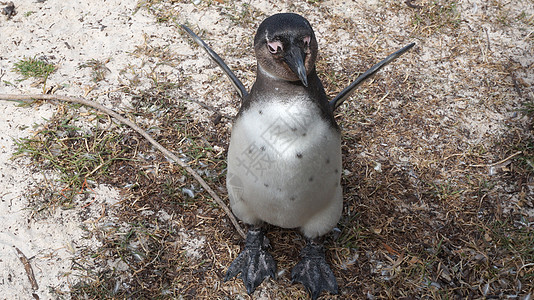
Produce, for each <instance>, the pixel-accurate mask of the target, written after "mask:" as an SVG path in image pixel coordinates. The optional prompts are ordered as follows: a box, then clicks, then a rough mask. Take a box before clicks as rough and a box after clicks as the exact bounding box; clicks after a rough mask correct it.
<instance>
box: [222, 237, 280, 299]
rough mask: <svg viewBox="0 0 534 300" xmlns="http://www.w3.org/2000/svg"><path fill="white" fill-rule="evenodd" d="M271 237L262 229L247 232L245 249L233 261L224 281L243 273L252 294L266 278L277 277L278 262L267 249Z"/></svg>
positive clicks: (248, 289) (246, 285)
mask: <svg viewBox="0 0 534 300" xmlns="http://www.w3.org/2000/svg"><path fill="white" fill-rule="evenodd" d="M268 247H269V239H267V237H265V235H264V232H263V231H262V230H261V229H251V230H249V231H248V233H247V238H246V241H245V249H243V251H241V253H240V254H239V255H238V256H237V258H236V259H235V260H234V261H233V262H232V264H231V265H230V267H229V268H228V271H226V275H225V276H224V281H228V280H230V279H232V278H233V277H235V276H236V275H238V274H239V273H241V276H240V277H241V279H243V283H244V284H245V287H246V289H247V293H248V294H252V293H253V292H254V290H255V289H256V287H258V286H259V285H260V284H261V283H262V282H263V280H264V279H266V278H268V277H271V278H273V279H274V278H275V276H276V275H275V274H276V262H275V261H274V259H273V257H272V256H271V254H270V253H269V252H268V251H267V248H268Z"/></svg>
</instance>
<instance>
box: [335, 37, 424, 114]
mask: <svg viewBox="0 0 534 300" xmlns="http://www.w3.org/2000/svg"><path fill="white" fill-rule="evenodd" d="M413 46H415V43H410V44H408V45H406V46H404V47H402V48H401V49H399V50H397V51H395V52H393V53H392V54H390V55H388V57H386V58H385V59H383V60H382V61H381V62H379V63H377V64H376V65H374V66H372V67H371V68H370V69H369V70H367V71H365V72H364V73H363V74H362V75H360V76H359V77H358V78H356V80H354V81H353V82H352V83H351V84H350V85H349V86H348V87H346V88H345V89H343V90H342V91H341V92H340V93H339V94H337V96H335V97H334V99H332V100H330V108H332V110H335V109H336V108H338V107H339V106H340V105H341V104H343V102H345V100H346V99H347V98H348V97H349V96H350V95H351V94H352V92H354V90H355V89H356V87H357V86H358V85H360V83H362V82H363V81H364V80H365V79H367V78H369V77H371V76H372V75H373V74H375V73H376V72H377V71H378V70H380V69H381V68H382V67H384V66H385V65H387V64H389V63H390V62H392V61H393V60H395V59H396V58H397V57H399V56H401V55H402V54H404V53H405V52H406V51H408V50H410V49H411V48H412V47H413Z"/></svg>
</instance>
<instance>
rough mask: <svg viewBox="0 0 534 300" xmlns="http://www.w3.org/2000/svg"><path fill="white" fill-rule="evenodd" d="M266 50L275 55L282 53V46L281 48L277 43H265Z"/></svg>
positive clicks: (280, 44)
mask: <svg viewBox="0 0 534 300" xmlns="http://www.w3.org/2000/svg"><path fill="white" fill-rule="evenodd" d="M267 48H268V49H269V52H271V53H272V54H276V53H278V52H280V51H282V49H283V46H282V43H280V42H279V41H274V42H267Z"/></svg>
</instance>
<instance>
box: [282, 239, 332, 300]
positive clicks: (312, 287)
mask: <svg viewBox="0 0 534 300" xmlns="http://www.w3.org/2000/svg"><path fill="white" fill-rule="evenodd" d="M300 256H301V257H302V259H301V261H299V262H298V264H297V265H296V266H295V267H294V268H293V270H292V271H291V278H292V281H293V282H300V283H302V284H303V285H304V287H306V289H307V290H308V292H309V293H310V295H311V297H312V299H317V298H318V297H319V295H320V294H321V292H322V291H328V292H330V293H332V294H337V293H338V289H337V281H336V277H335V276H334V273H333V272H332V269H330V266H329V265H328V263H326V260H325V255H324V248H323V246H322V245H320V244H314V243H312V242H308V243H307V244H306V246H305V247H304V249H302V252H301V253H300Z"/></svg>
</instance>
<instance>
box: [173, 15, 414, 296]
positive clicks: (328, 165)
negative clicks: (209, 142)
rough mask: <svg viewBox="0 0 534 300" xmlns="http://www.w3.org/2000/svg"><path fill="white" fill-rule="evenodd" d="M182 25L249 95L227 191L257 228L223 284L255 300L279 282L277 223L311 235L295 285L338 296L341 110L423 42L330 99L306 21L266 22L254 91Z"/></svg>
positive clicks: (236, 129)
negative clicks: (268, 283) (273, 233)
mask: <svg viewBox="0 0 534 300" xmlns="http://www.w3.org/2000/svg"><path fill="white" fill-rule="evenodd" d="M182 28H184V30H185V31H186V32H187V33H188V34H189V35H190V36H191V37H192V38H193V39H194V40H195V41H196V42H197V43H198V44H199V45H201V46H202V47H203V49H204V50H205V51H206V52H207V53H208V54H209V55H210V56H211V57H212V58H213V60H214V61H215V62H217V63H218V64H219V66H220V67H221V68H222V69H223V70H224V72H225V73H226V75H228V77H229V78H230V80H231V82H232V83H233V84H234V86H235V88H236V90H237V92H238V94H239V95H240V96H241V97H242V104H241V107H240V109H239V112H238V114H237V116H236V119H235V121H234V124H233V127H232V132H231V137H230V145H229V149H228V158H227V165H228V168H227V180H226V185H227V190H228V197H229V200H230V206H231V208H232V212H233V213H234V215H235V216H236V217H237V218H239V219H240V220H241V221H243V222H244V223H246V224H248V225H249V230H248V232H247V236H246V239H245V246H244V248H243V250H242V251H241V253H240V254H239V255H238V256H237V258H236V259H235V260H234V261H233V262H232V263H231V265H230V266H229V268H228V270H227V272H226V275H225V277H224V280H225V281H227V280H230V279H232V278H233V277H236V276H238V275H240V276H239V277H240V278H241V279H242V280H243V283H244V285H245V287H246V290H247V292H248V293H249V294H251V293H253V292H254V290H255V289H256V288H257V287H258V286H259V285H260V284H261V283H262V282H263V280H265V279H266V278H268V277H272V278H273V279H274V278H275V277H276V261H275V260H274V258H273V257H272V255H271V254H270V253H269V247H270V241H269V240H268V238H267V237H266V236H265V230H266V226H265V225H266V224H270V225H274V226H279V227H282V228H296V229H299V230H300V232H301V233H302V234H303V236H304V237H305V240H306V245H305V246H304V248H303V249H302V250H301V254H300V256H301V259H300V261H299V262H298V263H297V264H296V265H295V267H294V268H293V269H292V272H291V277H292V282H296V283H301V284H302V285H304V287H305V288H306V290H307V291H308V292H309V294H310V296H311V298H312V299H316V298H318V297H319V295H320V294H321V293H322V292H323V291H325V292H330V293H331V294H337V293H338V284H337V281H336V278H335V276H334V273H333V272H332V269H331V268H330V266H329V264H328V263H327V262H326V259H325V249H324V246H323V244H322V237H323V236H324V235H325V234H327V233H328V232H330V231H331V230H332V229H333V228H334V227H335V226H336V224H337V223H338V221H339V219H340V217H341V213H342V209H343V191H342V186H341V171H342V156H341V132H340V128H339V126H338V124H337V122H336V120H335V118H334V110H335V108H337V107H338V106H339V105H340V104H341V103H343V101H344V100H345V99H347V98H348V96H349V95H350V93H351V92H352V91H354V89H355V87H356V86H357V85H358V84H359V83H360V82H362V81H363V80H365V79H366V78H368V77H369V76H371V75H372V74H374V73H375V72H376V71H378V69H380V68H381V67H383V66H384V65H386V64H387V63H389V62H390V61H392V60H393V59H395V58H396V57H398V56H400V55H401V54H402V53H404V52H405V51H407V50H408V49H409V48H411V47H413V45H414V44H413V43H412V44H410V45H408V46H406V47H404V48H403V49H401V50H399V51H397V52H395V53H394V54H392V55H390V56H388V58H386V59H385V60H383V61H382V62H380V63H379V64H377V65H375V66H374V67H373V68H371V69H370V70H369V71H367V72H366V73H364V74H362V76H360V78H358V79H357V80H356V81H354V82H353V83H352V84H351V85H349V86H348V87H347V88H346V89H344V90H343V91H342V92H341V93H340V94H339V95H338V96H336V97H335V98H334V99H332V100H331V101H329V100H328V98H327V96H326V93H325V90H324V87H323V85H322V83H321V80H320V79H319V77H318V76H317V72H316V68H315V62H316V59H317V54H318V44H317V39H316V36H315V33H314V31H313V29H312V26H311V25H310V23H309V22H308V21H307V20H306V19H305V18H304V17H302V16H300V15H298V14H294V13H280V14H275V15H272V16H270V17H268V18H266V19H265V20H264V21H263V22H262V23H261V24H260V25H259V27H258V29H257V31H256V35H255V37H254V51H255V55H256V60H257V76H256V81H255V82H254V84H253V86H252V88H251V90H250V93H249V92H247V91H246V88H245V87H244V85H243V84H242V83H241V82H240V81H239V79H237V77H236V76H235V75H234V74H233V73H232V71H231V70H230V69H229V68H228V66H226V64H225V63H224V61H223V60H222V59H221V58H220V57H219V56H218V55H217V54H216V53H215V52H214V51H213V50H211V49H210V48H209V47H208V46H207V45H206V44H205V43H204V41H202V40H201V39H200V38H199V37H198V36H196V35H195V34H194V33H193V32H192V31H191V30H190V29H189V28H187V27H186V26H184V25H182Z"/></svg>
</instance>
